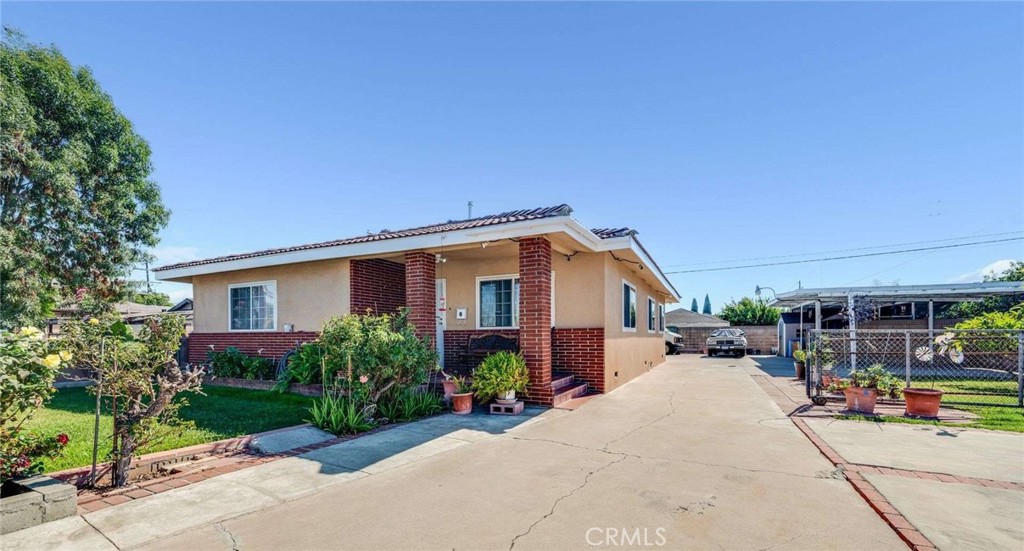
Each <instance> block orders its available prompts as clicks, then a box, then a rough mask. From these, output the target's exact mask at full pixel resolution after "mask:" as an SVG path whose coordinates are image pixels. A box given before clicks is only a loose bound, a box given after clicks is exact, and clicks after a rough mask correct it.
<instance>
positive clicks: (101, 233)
mask: <svg viewBox="0 0 1024 551" xmlns="http://www.w3.org/2000/svg"><path fill="white" fill-rule="evenodd" d="M0 89H2V90H3V94H2V95H0V129H2V132H0V160H2V163H0V165H2V166H0V325H3V326H6V327H13V326H19V325H28V324H30V323H32V322H35V321H38V320H39V319H40V318H42V317H44V316H45V315H47V313H48V309H49V308H52V307H53V306H54V305H55V304H56V303H57V301H58V299H59V295H60V292H61V289H66V290H73V291H75V290H78V289H87V290H89V291H91V292H92V294H94V295H95V296H97V297H98V298H100V299H101V301H103V302H109V301H110V300H111V299H114V298H120V296H119V295H120V294H121V293H122V292H123V281H122V280H123V278H124V276H125V275H127V273H128V270H129V269H130V267H131V266H132V265H133V264H135V263H136V262H138V261H139V260H140V259H142V258H144V250H145V249H146V248H148V247H152V246H154V245H156V243H157V232H158V231H159V230H160V228H162V227H163V226H164V225H166V223H167V219H168V215H169V213H168V211H167V210H166V209H165V208H164V206H163V204H162V202H161V200H160V191H159V188H158V187H157V185H156V184H155V183H154V182H153V181H151V180H150V178H149V176H150V172H151V171H152V167H151V165H150V149H149V145H148V144H147V143H146V141H145V140H143V139H142V137H141V136H139V135H138V134H137V133H136V132H135V130H134V128H133V127H132V124H131V122H130V121H129V120H128V119H127V118H125V116H124V115H122V114H121V113H120V112H119V111H118V110H117V108H116V107H115V106H114V102H113V100H112V99H111V97H110V96H109V95H108V94H107V93H106V92H104V91H103V89H102V88H101V87H100V85H99V84H98V83H97V82H96V80H95V79H94V78H93V75H92V73H91V72H90V71H89V69H88V68H85V67H74V66H72V64H71V63H70V62H69V61H68V60H67V58H65V57H64V56H63V54H61V52H60V51H59V50H58V49H57V48H56V47H52V46H51V47H41V46H37V45H34V44H29V43H27V42H26V40H25V39H24V37H22V36H21V35H20V34H19V33H17V32H16V31H13V30H11V29H8V28H4V31H3V39H2V41H0ZM73 291H72V292H73Z"/></svg>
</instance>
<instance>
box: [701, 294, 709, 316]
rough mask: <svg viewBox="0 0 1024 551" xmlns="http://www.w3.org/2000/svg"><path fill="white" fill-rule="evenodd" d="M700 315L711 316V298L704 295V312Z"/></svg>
mask: <svg viewBox="0 0 1024 551" xmlns="http://www.w3.org/2000/svg"><path fill="white" fill-rule="evenodd" d="M701 313H702V314H707V315H709V316H710V315H711V297H710V296H708V295H706V294H705V295H704V310H703V311H702V312H701Z"/></svg>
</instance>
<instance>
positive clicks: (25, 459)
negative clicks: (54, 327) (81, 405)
mask: <svg viewBox="0 0 1024 551" xmlns="http://www.w3.org/2000/svg"><path fill="white" fill-rule="evenodd" d="M70 360H71V354H70V353H69V352H67V351H58V350H56V349H55V348H54V346H53V343H51V342H49V341H47V340H46V339H44V338H43V332H42V331H40V330H39V329H36V328H35V327H24V328H22V329H19V330H18V331H15V332H8V331H4V332H0V480H7V479H8V478H12V477H14V476H19V475H21V474H29V473H32V472H36V471H38V469H39V468H41V467H42V462H41V460H42V459H43V458H45V457H53V456H55V455H56V454H58V453H59V452H60V450H61V449H62V448H63V447H64V444H66V443H67V435H59V436H58V437H57V438H53V437H44V436H41V435H37V434H34V433H30V432H28V431H23V430H22V428H21V426H22V424H23V423H24V422H25V421H26V420H28V418H29V417H31V416H32V413H33V412H35V410H36V409H38V408H39V407H41V406H42V405H43V404H45V403H46V401H47V400H49V399H50V396H52V395H53V392H54V389H53V380H54V379H55V378H56V377H57V372H58V369H59V368H60V366H61V364H63V363H64V362H68V361H70Z"/></svg>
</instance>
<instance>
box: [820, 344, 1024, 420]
mask: <svg viewBox="0 0 1024 551" xmlns="http://www.w3.org/2000/svg"><path fill="white" fill-rule="evenodd" d="M810 344H811V346H810V349H809V350H810V354H809V358H808V365H809V368H810V373H809V374H808V377H807V384H808V389H807V390H808V395H809V396H811V397H824V396H826V395H827V394H828V391H827V388H828V386H829V384H830V383H831V381H832V380H833V379H835V378H846V377H849V376H850V373H851V372H852V371H854V370H863V369H867V368H869V367H872V366H882V367H883V368H884V369H885V370H886V371H888V372H889V373H891V374H893V375H895V376H897V377H900V378H902V379H904V382H905V383H906V385H907V386H908V387H917V388H935V389H939V390H942V391H943V397H942V402H943V403H944V404H964V405H984V406H1016V407H1024V331H1005V330H936V331H929V330H895V329H893V330H890V329H859V330H852V331H851V330H848V329H821V330H815V331H813V333H812V338H811V343H810Z"/></svg>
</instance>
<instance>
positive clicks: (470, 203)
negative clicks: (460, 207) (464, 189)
mask: <svg viewBox="0 0 1024 551" xmlns="http://www.w3.org/2000/svg"><path fill="white" fill-rule="evenodd" d="M466 206H467V207H469V216H467V217H466V218H472V217H473V201H470V202H469V203H467V204H466Z"/></svg>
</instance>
